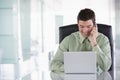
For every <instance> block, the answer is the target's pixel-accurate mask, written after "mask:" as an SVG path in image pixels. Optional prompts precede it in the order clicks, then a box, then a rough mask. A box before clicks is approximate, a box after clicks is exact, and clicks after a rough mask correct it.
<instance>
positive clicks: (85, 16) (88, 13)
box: [77, 8, 95, 25]
mask: <svg viewBox="0 0 120 80" xmlns="http://www.w3.org/2000/svg"><path fill="white" fill-rule="evenodd" d="M90 19H91V20H92V21H93V24H94V25H95V13H94V11H93V10H91V9H88V8H85V9H82V10H81V11H80V12H79V13H78V16H77V22H78V21H79V20H83V21H87V20H90Z"/></svg>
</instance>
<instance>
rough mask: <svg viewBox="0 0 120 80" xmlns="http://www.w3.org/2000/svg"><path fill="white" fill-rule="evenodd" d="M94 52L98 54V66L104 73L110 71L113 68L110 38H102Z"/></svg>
mask: <svg viewBox="0 0 120 80" xmlns="http://www.w3.org/2000/svg"><path fill="white" fill-rule="evenodd" d="M93 51H95V52H96V54H97V66H98V67H100V69H101V70H102V71H108V70H109V68H110V66H111V49H110V43H109V40H108V38H107V37H102V38H100V39H99V41H98V44H97V45H96V46H95V47H93Z"/></svg>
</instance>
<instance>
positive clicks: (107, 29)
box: [59, 24, 114, 72]
mask: <svg viewBox="0 0 120 80" xmlns="http://www.w3.org/2000/svg"><path fill="white" fill-rule="evenodd" d="M97 26H98V32H101V33H103V34H104V35H106V36H107V37H108V39H109V41H110V47H111V57H112V65H111V67H110V69H109V71H112V72H113V71H114V55H113V52H114V51H113V35H112V27H111V26H110V25H106V24H97ZM76 31H78V25H77V24H71V25H66V26H61V27H59V43H60V42H61V41H62V40H63V39H64V38H65V37H66V36H68V35H70V34H71V33H73V32H76Z"/></svg>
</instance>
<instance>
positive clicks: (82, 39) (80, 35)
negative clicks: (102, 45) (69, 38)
mask: <svg viewBox="0 0 120 80" xmlns="http://www.w3.org/2000/svg"><path fill="white" fill-rule="evenodd" d="M79 37H80V43H83V41H84V40H85V39H86V38H85V37H84V36H82V34H81V33H80V32H79Z"/></svg>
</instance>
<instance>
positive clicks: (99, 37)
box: [97, 33, 108, 41]
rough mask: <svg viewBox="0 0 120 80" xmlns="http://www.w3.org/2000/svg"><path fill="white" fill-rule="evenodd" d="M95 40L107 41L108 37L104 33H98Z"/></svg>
mask: <svg viewBox="0 0 120 80" xmlns="http://www.w3.org/2000/svg"><path fill="white" fill-rule="evenodd" d="M97 40H98V41H99V40H102V41H108V37H107V36H106V35H104V34H103V33H99V35H98V37H97Z"/></svg>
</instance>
